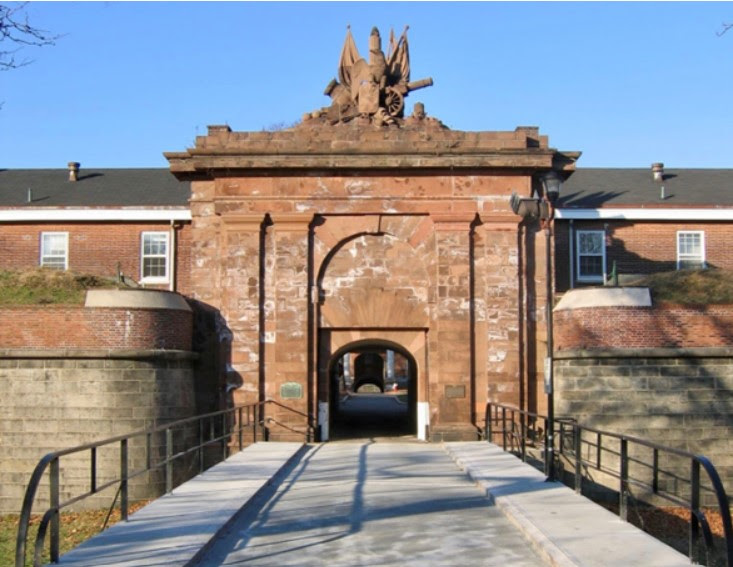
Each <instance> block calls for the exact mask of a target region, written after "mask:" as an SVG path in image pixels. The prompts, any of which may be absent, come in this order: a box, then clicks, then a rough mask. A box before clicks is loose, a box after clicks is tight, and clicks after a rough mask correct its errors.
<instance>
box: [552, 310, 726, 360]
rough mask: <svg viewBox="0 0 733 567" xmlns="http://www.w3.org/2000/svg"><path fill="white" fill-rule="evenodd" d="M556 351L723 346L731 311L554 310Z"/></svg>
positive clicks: (724, 345)
mask: <svg viewBox="0 0 733 567" xmlns="http://www.w3.org/2000/svg"><path fill="white" fill-rule="evenodd" d="M554 325H555V328H554V339H555V349H556V350H557V351H564V350H573V349H581V350H583V349H584V350H588V349H608V348H627V349H628V348H692V347H728V346H730V345H731V344H732V343H733V306H731V305H707V306H681V305H673V304H658V305H655V306H654V307H651V308H639V307H593V308H582V309H568V310H561V311H555V316H554Z"/></svg>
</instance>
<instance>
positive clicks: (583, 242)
mask: <svg viewBox="0 0 733 567" xmlns="http://www.w3.org/2000/svg"><path fill="white" fill-rule="evenodd" d="M575 243H576V246H575V250H576V252H575V266H576V279H577V281H579V282H603V278H604V277H605V275H606V233H605V231H603V230H578V231H576V233H575Z"/></svg>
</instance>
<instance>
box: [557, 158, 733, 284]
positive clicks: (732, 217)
mask: <svg viewBox="0 0 733 567" xmlns="http://www.w3.org/2000/svg"><path fill="white" fill-rule="evenodd" d="M654 170H656V172H655V171H654ZM731 185H733V170H725V169H675V170H667V171H665V170H664V169H663V165H662V164H655V167H653V168H650V169H648V170H643V169H579V170H578V171H576V172H575V173H574V174H573V175H572V177H570V178H569V179H568V181H567V182H566V184H565V186H564V188H563V193H562V196H561V200H560V204H559V208H558V210H557V214H556V220H555V252H556V272H557V278H556V288H557V290H558V291H565V290H567V289H572V288H574V287H579V286H583V285H603V284H604V282H606V283H608V282H610V281H611V279H612V274H613V273H614V271H615V273H616V274H618V279H619V282H620V283H621V284H623V283H624V282H627V281H630V280H632V279H633V277H634V276H636V275H639V274H650V273H655V272H663V271H671V270H677V269H680V268H685V267H691V268H697V267H711V268H712V267H717V268H725V269H733V248H731V246H730V241H731V236H732V235H733V226H732V223H733V191H731Z"/></svg>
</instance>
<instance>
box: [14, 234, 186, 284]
mask: <svg viewBox="0 0 733 567" xmlns="http://www.w3.org/2000/svg"><path fill="white" fill-rule="evenodd" d="M146 231H158V232H168V231H170V225H169V224H167V223H134V224H133V223H121V222H117V223H67V224H51V223H48V224H39V223H31V224H22V223H18V224H3V227H2V231H0V269H27V268H33V267H37V266H39V265H40V246H41V233H42V232H68V233H69V269H70V270H73V271H75V272H85V273H92V274H96V275H100V276H108V277H114V276H116V275H117V266H118V263H119V265H120V269H121V270H122V272H123V273H124V274H125V275H126V276H128V277H130V278H132V279H133V280H136V281H138V280H140V278H141V272H140V240H141V234H142V233H143V232H146ZM176 239H177V246H176V251H175V256H176V266H175V270H176V271H175V274H176V291H180V292H181V293H188V292H189V291H190V268H191V264H190V262H191V228H190V226H189V225H184V226H183V227H181V228H179V229H177V237H176ZM149 287H158V288H164V289H168V284H162V285H155V286H149Z"/></svg>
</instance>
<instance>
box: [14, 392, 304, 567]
mask: <svg viewBox="0 0 733 567" xmlns="http://www.w3.org/2000/svg"><path fill="white" fill-rule="evenodd" d="M267 405H273V406H277V407H279V408H283V409H285V410H287V411H289V412H291V413H294V414H296V415H298V416H300V417H304V418H305V419H306V423H307V428H306V430H305V431H303V430H299V429H296V428H293V427H289V426H286V425H284V424H281V423H279V422H277V421H275V420H274V419H272V418H270V417H265V406H267ZM207 422H208V423H207ZM270 422H272V423H276V424H277V425H280V426H282V427H285V428H286V429H288V430H289V431H291V432H294V433H297V434H299V435H303V436H304V438H305V441H306V442H310V441H312V440H314V438H315V431H316V428H315V426H314V424H313V420H312V418H311V417H310V416H309V415H308V414H306V413H303V412H301V411H298V410H296V409H294V408H291V407H288V406H286V405H284V404H281V403H280V402H277V401H275V400H264V401H261V402H257V403H253V404H243V405H239V406H235V407H232V408H228V409H225V410H220V411H215V412H210V413H206V414H202V415H197V416H194V417H189V418H185V419H180V420H177V421H172V422H170V423H167V424H164V425H159V426H156V427H153V428H151V429H146V430H143V431H135V432H133V433H129V434H126V435H117V436H115V437H110V438H108V439H103V440H101V441H95V442H92V443H85V444H83V445H78V446H76V447H70V448H68V449H62V450H60V451H54V452H52V453H49V454H47V455H45V456H44V457H43V458H42V459H41V460H40V461H39V462H38V464H37V465H36V467H35V469H34V470H33V473H32V474H31V478H30V480H29V482H28V486H27V487H26V491H25V495H24V497H23V506H22V508H21V512H20V519H19V522H18V535H17V539H16V547H15V565H16V567H23V566H24V565H25V555H26V544H27V539H28V528H29V525H30V519H31V512H32V508H33V503H34V501H35V498H36V494H37V492H38V489H39V487H40V485H41V481H42V480H43V478H44V475H45V474H46V472H47V470H48V474H49V483H50V493H49V495H50V498H49V507H48V508H47V509H46V510H45V511H44V513H43V516H42V518H41V522H40V525H39V527H38V533H37V535H36V541H35V545H34V556H33V557H34V558H33V561H34V565H41V564H42V553H43V545H44V541H45V539H46V532H47V531H49V535H50V540H49V547H50V559H51V562H52V563H58V560H59V539H60V520H59V512H60V511H61V510H62V509H63V508H66V507H68V506H70V505H72V504H74V503H76V502H79V501H81V500H83V499H85V498H87V497H89V496H92V495H94V494H97V493H99V492H101V491H102V490H104V489H106V488H109V487H111V486H117V493H116V495H115V502H116V500H117V496H119V498H120V515H121V518H122V520H127V517H128V511H129V510H128V508H129V507H128V486H129V481H130V480H131V479H133V478H135V477H137V476H140V475H142V474H145V473H147V472H149V471H151V470H156V469H159V468H162V467H165V492H166V493H169V492H170V491H171V490H173V488H174V486H173V484H174V483H173V464H174V462H175V461H177V460H179V459H181V458H182V457H184V456H186V455H189V454H192V453H196V452H198V455H199V463H198V467H199V473H201V472H203V471H204V468H205V459H204V451H203V450H204V448H206V447H209V446H212V445H216V444H221V446H222V453H221V457H222V459H221V460H224V459H226V457H227V456H228V453H229V451H230V449H231V447H232V443H233V442H236V445H235V446H236V447H237V448H238V450H239V451H241V450H242V449H243V448H244V445H245V441H244V432H245V430H246V429H249V428H252V440H253V441H257V438H258V434H259V435H260V436H261V437H262V438H263V439H264V440H265V441H267V439H268V434H267V431H268V430H267V427H266V424H267V423H270ZM194 424H195V425H196V430H197V431H198V443H197V444H195V445H193V446H189V447H186V448H184V449H182V450H180V451H178V452H176V453H174V452H173V451H174V442H173V441H174V438H173V437H174V431H176V430H180V429H183V428H185V427H187V426H191V425H194ZM207 425H208V428H207ZM217 430H218V431H217ZM156 434H164V435H165V457H164V458H162V459H159V460H158V461H156V462H153V458H152V439H153V436H154V435H156ZM136 438H144V439H145V455H146V459H145V461H146V462H145V465H144V466H143V467H142V468H140V469H138V470H132V471H131V470H130V469H129V464H130V463H129V455H128V448H129V442H130V440H132V439H136ZM117 443H119V447H120V473H119V476H118V477H117V478H115V479H113V480H110V481H107V482H105V483H102V484H98V483H97V453H98V450H99V449H100V448H102V447H109V446H114V445H115V444H117ZM85 451H89V454H90V471H89V472H90V477H89V490H88V491H86V492H84V493H82V494H79V495H76V496H74V497H72V498H69V499H68V500H65V501H63V502H61V501H60V494H61V492H60V468H61V466H60V463H61V458H62V457H65V456H67V455H72V454H76V453H83V452H85ZM115 502H113V503H112V505H113V506H114V504H115ZM49 526H50V530H48V527H49Z"/></svg>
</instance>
